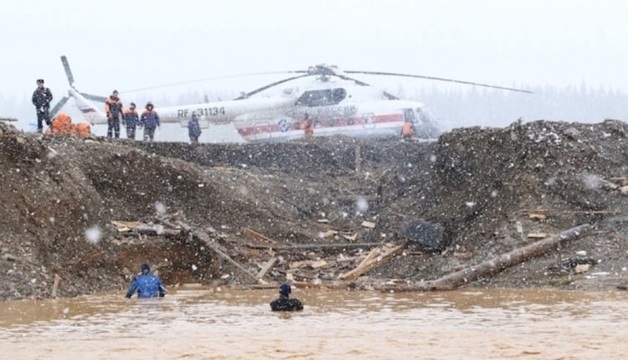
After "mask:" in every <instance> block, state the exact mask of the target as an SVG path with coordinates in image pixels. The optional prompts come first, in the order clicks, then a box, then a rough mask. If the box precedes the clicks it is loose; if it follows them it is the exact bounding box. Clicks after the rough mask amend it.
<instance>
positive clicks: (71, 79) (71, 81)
mask: <svg viewBox="0 0 628 360" xmlns="http://www.w3.org/2000/svg"><path fill="white" fill-rule="evenodd" d="M61 63H62V64H63V69H64V70H65V77H66V78H67V79H68V83H69V84H70V86H71V87H74V75H72V70H71V69H70V63H69V62H68V58H67V57H66V56H65V55H62V56H61Z"/></svg>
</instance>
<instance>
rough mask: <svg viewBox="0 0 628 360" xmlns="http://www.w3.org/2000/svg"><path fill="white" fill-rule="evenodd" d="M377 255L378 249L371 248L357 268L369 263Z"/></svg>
mask: <svg viewBox="0 0 628 360" xmlns="http://www.w3.org/2000/svg"><path fill="white" fill-rule="evenodd" d="M378 254H379V248H378V247H376V248H373V249H372V250H371V251H370V252H369V253H368V254H367V255H366V257H365V258H364V260H362V261H360V263H359V264H358V266H357V267H362V266H364V264H366V263H367V262H368V261H371V259H373V258H374V257H376V256H377V255H378Z"/></svg>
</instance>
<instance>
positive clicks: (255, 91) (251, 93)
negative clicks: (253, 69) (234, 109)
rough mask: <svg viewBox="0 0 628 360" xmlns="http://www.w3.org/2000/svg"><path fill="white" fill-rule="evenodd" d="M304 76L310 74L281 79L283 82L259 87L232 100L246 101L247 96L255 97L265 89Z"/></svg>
mask: <svg viewBox="0 0 628 360" xmlns="http://www.w3.org/2000/svg"><path fill="white" fill-rule="evenodd" d="M306 76H311V74H304V75H299V76H293V77H290V78H287V79H283V80H279V81H275V82H274V83H270V84H268V85H266V86H263V87H261V88H259V89H255V90H253V91H251V92H248V93H246V94H244V95H242V96H239V97H237V98H235V99H234V100H242V99H246V98H248V97H249V96H251V95H255V94H257V93H259V92H262V91H264V90H266V89H269V88H271V87H273V86H277V85H279V84H283V83H285V82H288V81H291V80H296V79H300V78H303V77H306Z"/></svg>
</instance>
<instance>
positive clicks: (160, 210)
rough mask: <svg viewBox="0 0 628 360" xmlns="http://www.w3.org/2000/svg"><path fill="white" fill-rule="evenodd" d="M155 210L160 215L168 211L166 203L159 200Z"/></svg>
mask: <svg viewBox="0 0 628 360" xmlns="http://www.w3.org/2000/svg"><path fill="white" fill-rule="evenodd" d="M155 210H156V211H157V213H158V214H159V215H164V214H165V213H166V205H164V204H163V203H162V202H159V201H157V202H156V203H155Z"/></svg>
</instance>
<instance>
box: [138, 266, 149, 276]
mask: <svg viewBox="0 0 628 360" xmlns="http://www.w3.org/2000/svg"><path fill="white" fill-rule="evenodd" d="M140 269H141V270H142V274H148V273H149V272H150V266H148V264H142V266H141V267H140Z"/></svg>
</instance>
